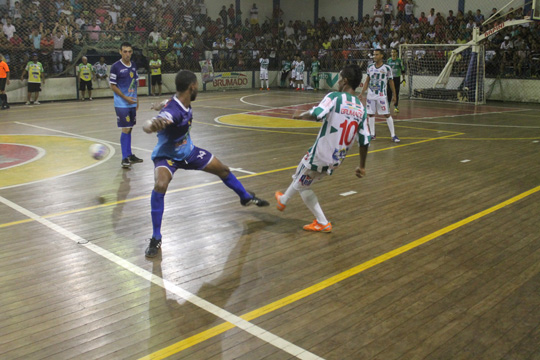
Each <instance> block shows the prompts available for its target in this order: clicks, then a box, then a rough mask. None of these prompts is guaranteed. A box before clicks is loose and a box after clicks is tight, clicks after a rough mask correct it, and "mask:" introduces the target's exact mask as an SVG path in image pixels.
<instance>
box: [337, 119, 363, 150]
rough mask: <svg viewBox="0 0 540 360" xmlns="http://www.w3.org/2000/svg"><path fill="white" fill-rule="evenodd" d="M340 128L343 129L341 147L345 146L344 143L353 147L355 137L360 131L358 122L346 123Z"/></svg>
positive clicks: (340, 140)
mask: <svg viewBox="0 0 540 360" xmlns="http://www.w3.org/2000/svg"><path fill="white" fill-rule="evenodd" d="M339 127H340V128H341V129H342V131H341V138H340V139H339V145H343V142H345V145H346V146H349V145H351V143H352V142H353V140H354V135H355V134H356V131H357V130H358V123H357V122H356V121H351V122H349V121H344V122H342V123H341V124H340V125H339Z"/></svg>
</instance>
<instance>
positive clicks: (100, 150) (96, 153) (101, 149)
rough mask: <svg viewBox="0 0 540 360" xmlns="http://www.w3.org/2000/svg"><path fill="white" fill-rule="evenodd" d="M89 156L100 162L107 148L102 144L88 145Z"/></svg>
mask: <svg viewBox="0 0 540 360" xmlns="http://www.w3.org/2000/svg"><path fill="white" fill-rule="evenodd" d="M89 151H90V155H91V156H92V157H93V158H94V159H96V160H101V159H103V158H104V157H105V155H106V154H107V147H106V146H105V145H103V144H92V145H90V149H89Z"/></svg>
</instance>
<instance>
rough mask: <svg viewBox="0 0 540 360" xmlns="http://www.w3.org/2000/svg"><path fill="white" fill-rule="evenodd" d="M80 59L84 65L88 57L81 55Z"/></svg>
mask: <svg viewBox="0 0 540 360" xmlns="http://www.w3.org/2000/svg"><path fill="white" fill-rule="evenodd" d="M81 60H82V63H83V64H84V65H86V63H87V62H88V58H87V57H86V56H83V57H82V58H81Z"/></svg>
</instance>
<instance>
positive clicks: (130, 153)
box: [126, 133, 133, 156]
mask: <svg viewBox="0 0 540 360" xmlns="http://www.w3.org/2000/svg"><path fill="white" fill-rule="evenodd" d="M126 135H127V136H128V138H127V139H128V140H127V154H128V156H130V155H133V153H132V152H131V133H129V134H126Z"/></svg>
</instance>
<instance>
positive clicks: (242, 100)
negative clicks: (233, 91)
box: [240, 94, 273, 109]
mask: <svg viewBox="0 0 540 360" xmlns="http://www.w3.org/2000/svg"><path fill="white" fill-rule="evenodd" d="M257 95H261V94H251V95H246V96H242V97H241V98H240V102H243V103H244V104H247V105H251V106H259V107H263V108H269V109H271V108H273V106H268V105H259V104H254V103H250V102H248V101H245V100H244V99H245V98H248V97H251V96H257Z"/></svg>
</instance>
